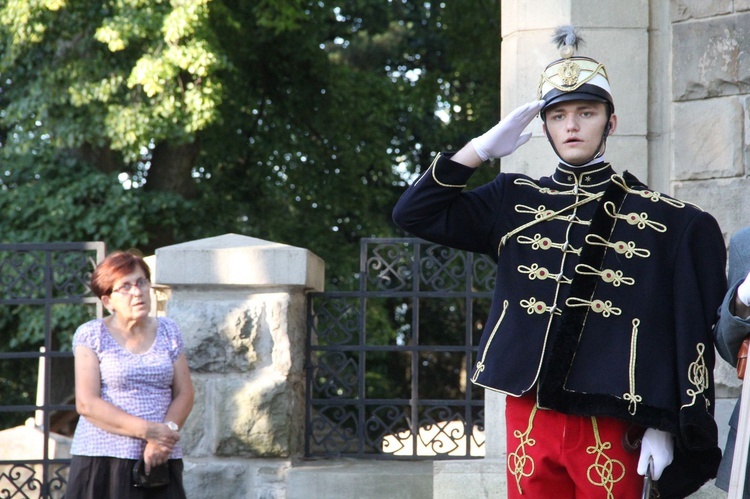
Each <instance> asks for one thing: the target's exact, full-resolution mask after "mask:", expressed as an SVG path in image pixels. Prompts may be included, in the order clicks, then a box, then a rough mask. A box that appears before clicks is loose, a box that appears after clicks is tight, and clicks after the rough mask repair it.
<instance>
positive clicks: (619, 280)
mask: <svg viewBox="0 0 750 499" xmlns="http://www.w3.org/2000/svg"><path fill="white" fill-rule="evenodd" d="M576 273H578V274H582V275H598V276H599V277H601V279H602V281H604V282H606V283H607V284H611V285H613V286H615V287H619V286H620V284H626V285H628V286H632V285H633V284H635V279H633V278H632V277H625V276H624V275H623V273H622V270H612V269H602V270H598V269H596V268H594V267H592V266H591V265H586V264H585V263H579V264H578V265H576Z"/></svg>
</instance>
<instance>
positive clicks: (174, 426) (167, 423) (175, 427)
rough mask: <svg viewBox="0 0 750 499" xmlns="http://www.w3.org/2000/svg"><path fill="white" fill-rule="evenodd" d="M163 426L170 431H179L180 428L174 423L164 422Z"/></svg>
mask: <svg viewBox="0 0 750 499" xmlns="http://www.w3.org/2000/svg"><path fill="white" fill-rule="evenodd" d="M164 424H165V425H167V427H168V428H169V429H170V430H172V431H180V427H179V426H177V423H175V422H174V421H166V422H165V423H164Z"/></svg>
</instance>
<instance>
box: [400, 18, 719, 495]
mask: <svg viewBox="0 0 750 499" xmlns="http://www.w3.org/2000/svg"><path fill="white" fill-rule="evenodd" d="M554 41H555V43H556V44H557V46H558V48H560V53H561V58H560V59H559V60H556V61H554V62H552V63H551V64H549V65H548V66H547V68H546V69H545V70H544V72H543V73H542V75H541V78H540V83H539V89H538V95H537V99H538V100H536V101H533V102H530V103H528V104H526V105H523V106H521V107H519V108H518V109H516V110H514V111H513V112H512V113H510V114H509V115H508V116H507V117H506V118H505V119H503V120H501V121H500V122H499V123H497V124H496V125H495V126H494V127H492V128H491V129H490V130H489V131H487V132H486V133H484V134H483V135H481V136H479V137H477V138H475V139H473V140H471V141H470V142H469V143H468V144H467V145H466V146H464V147H463V148H462V149H461V150H460V151H458V152H456V153H455V154H452V153H441V154H438V155H437V157H436V158H435V160H434V161H433V163H432V164H431V165H430V167H429V168H428V169H427V170H426V171H425V172H424V173H423V174H422V175H421V176H420V177H419V178H418V179H417V180H416V181H415V182H414V183H413V184H412V185H411V186H410V187H409V188H408V189H407V190H406V191H405V192H404V194H403V195H402V197H401V199H400V200H399V202H398V204H397V205H396V207H395V209H394V213H393V218H394V221H395V222H396V223H397V224H398V225H399V226H400V227H401V228H403V229H404V230H406V231H407V232H409V233H411V234H414V235H416V236H419V237H422V238H424V239H427V240H429V241H433V242H436V243H439V244H443V245H447V246H451V247H454V248H458V249H462V250H468V251H473V252H479V253H485V254H488V255H490V256H491V257H493V258H494V259H496V261H497V279H496V285H495V291H494V297H493V303H492V308H491V311H490V316H489V318H488V320H487V323H486V327H485V330H484V332H483V335H482V338H481V340H480V344H479V349H478V354H477V358H476V363H475V367H474V371H473V374H472V378H471V379H472V381H473V382H474V383H476V384H478V385H480V386H483V387H485V388H487V389H490V390H496V391H499V392H502V393H505V394H507V395H508V397H507V398H506V422H507V434H506V438H507V455H508V462H507V476H508V497H509V498H515V497H532V498H534V497H540V498H548V497H555V498H567V497H570V498H572V497H586V498H593V497H609V498H611V497H617V498H620V497H640V495H641V492H642V489H643V484H644V478H643V476H642V475H645V474H646V473H647V470H648V468H649V462H652V463H653V464H652V473H653V477H654V478H655V479H659V482H658V490H659V492H660V494H661V497H662V498H666V497H684V496H686V495H689V494H690V493H692V492H693V491H695V490H697V489H698V488H700V486H701V485H702V484H703V483H705V482H706V481H707V480H708V479H710V478H713V477H714V476H715V475H716V469H717V466H718V463H719V461H720V459H721V451H720V449H719V447H718V444H717V428H716V423H715V421H714V418H713V411H714V382H713V368H714V360H715V359H714V348H713V337H712V325H713V323H714V321H715V318H716V312H717V309H718V307H719V305H720V304H721V301H722V298H723V296H724V292H725V291H726V277H725V274H724V265H725V260H726V250H725V246H724V240H723V237H722V234H721V231H720V230H719V226H718V224H717V222H716V220H715V219H714V218H713V217H712V216H711V215H710V214H708V213H706V212H705V211H703V210H701V209H700V208H698V207H696V206H694V205H691V204H688V203H686V202H684V201H680V200H678V199H675V198H673V197H670V196H667V195H665V194H661V193H658V192H655V191H653V190H651V189H649V188H648V187H647V186H646V185H645V184H644V183H642V182H641V181H640V180H638V179H637V178H635V177H634V176H633V175H631V174H629V173H627V171H623V172H622V173H619V172H618V171H616V170H615V169H614V168H613V166H612V165H610V164H609V163H608V162H607V161H606V159H605V150H606V144H607V138H608V137H609V135H611V134H612V133H614V132H615V130H616V129H617V116H616V115H615V104H614V100H613V98H612V92H611V89H610V84H609V79H608V76H607V72H606V69H605V67H604V65H603V64H601V63H600V62H597V61H595V60H593V59H591V58H588V57H582V56H578V55H576V50H577V49H578V47H579V46H580V45H581V39H580V37H579V36H578V35H577V33H576V30H575V29H574V28H572V27H569V26H568V27H562V28H559V29H558V30H557V31H556V33H555V36H554ZM536 115H539V116H540V117H541V119H542V121H543V127H542V128H543V130H544V133H545V134H546V135H547V138H548V140H549V143H550V145H551V146H552V148H553V150H554V151H555V154H556V155H557V157H558V158H559V164H558V165H557V166H556V167H554V169H553V171H552V172H551V175H550V176H548V177H542V178H539V179H534V178H531V177H529V176H526V175H522V174H518V173H500V174H499V175H497V177H496V178H495V179H494V180H493V181H492V182H490V183H488V184H485V185H483V186H481V187H478V188H476V189H473V190H467V189H465V186H466V183H467V181H468V179H469V177H470V176H471V175H472V173H474V172H475V171H476V170H475V169H476V168H477V167H479V166H480V165H481V164H482V163H483V162H484V161H486V160H488V159H490V158H501V157H504V156H507V155H509V154H511V153H512V152H513V151H515V150H516V148H518V147H519V146H521V145H523V144H524V143H526V142H527V141H528V140H529V138H530V136H531V134H530V133H524V129H525V128H526V127H527V125H528V124H529V123H530V122H531V121H532V119H534V117H535V116H536ZM640 161H644V159H641V160H640ZM626 166H627V165H626Z"/></svg>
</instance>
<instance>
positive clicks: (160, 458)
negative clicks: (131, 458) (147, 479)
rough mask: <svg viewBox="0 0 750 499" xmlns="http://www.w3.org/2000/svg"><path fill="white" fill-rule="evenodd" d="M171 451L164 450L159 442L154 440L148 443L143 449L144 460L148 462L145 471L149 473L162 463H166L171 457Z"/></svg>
mask: <svg viewBox="0 0 750 499" xmlns="http://www.w3.org/2000/svg"><path fill="white" fill-rule="evenodd" d="M170 453H171V452H166V451H164V450H163V449H162V448H161V447H159V446H158V445H157V444H155V443H152V442H147V443H146V448H145V449H143V462H144V463H145V464H146V466H145V471H146V474H147V475H148V474H149V473H151V469H152V468H154V467H155V466H159V465H160V464H163V463H166V462H167V460H168V459H169V454H170Z"/></svg>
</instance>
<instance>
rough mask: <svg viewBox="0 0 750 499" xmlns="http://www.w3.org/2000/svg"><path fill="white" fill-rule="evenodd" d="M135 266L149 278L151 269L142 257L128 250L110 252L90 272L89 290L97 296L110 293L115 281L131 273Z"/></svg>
mask: <svg viewBox="0 0 750 499" xmlns="http://www.w3.org/2000/svg"><path fill="white" fill-rule="evenodd" d="M136 268H140V269H141V270H143V274H144V275H145V276H146V279H148V280H151V270H150V269H149V268H148V265H147V264H146V261H145V260H144V259H143V258H142V257H140V256H138V255H136V254H134V253H131V252H129V251H115V252H113V253H110V254H109V255H107V257H106V258H105V259H104V260H102V262H101V263H100V264H99V265H97V266H96V269H95V270H94V273H93V274H91V292H92V293H94V294H95V295H96V296H97V297H99V298H101V297H102V296H106V295H109V294H111V293H112V288H113V287H114V285H115V281H117V279H119V278H120V277H122V276H124V275H128V274H132V273H133V272H135V269H136Z"/></svg>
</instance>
